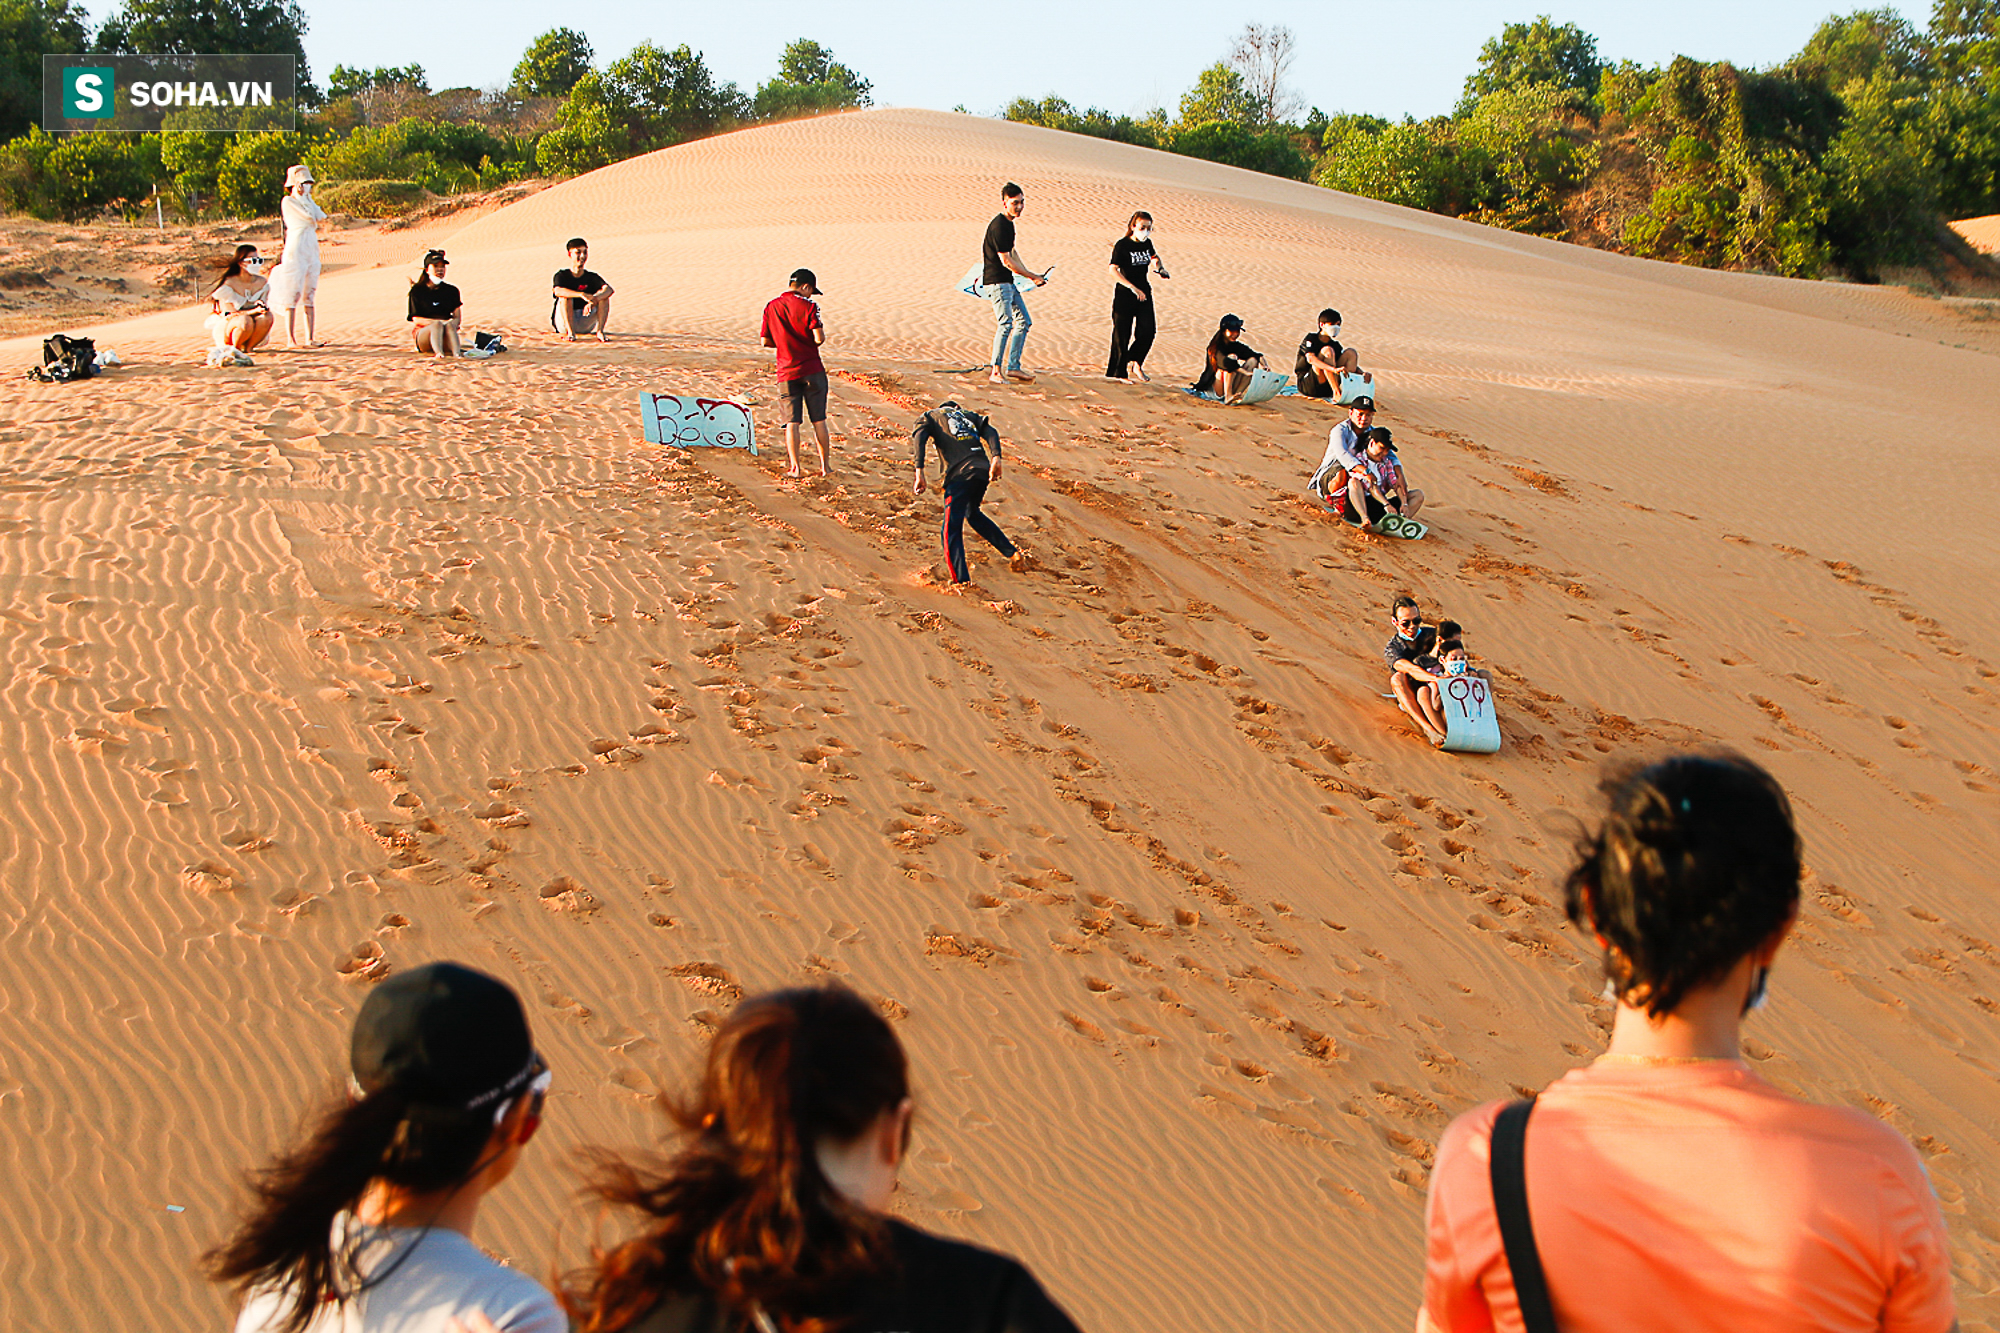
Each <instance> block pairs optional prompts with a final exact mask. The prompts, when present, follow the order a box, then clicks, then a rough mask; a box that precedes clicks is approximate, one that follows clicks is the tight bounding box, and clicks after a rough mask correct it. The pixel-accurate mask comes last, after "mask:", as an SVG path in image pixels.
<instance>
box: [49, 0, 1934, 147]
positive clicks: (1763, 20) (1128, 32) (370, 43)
mask: <svg viewBox="0 0 2000 1333" xmlns="http://www.w3.org/2000/svg"><path fill="white" fill-rule="evenodd" d="M1879 3H1880V0H1846V3H1844V4H1842V5H1840V6H1839V7H1838V9H1836V8H1835V6H1834V5H1833V4H1831V3H1829V2H1828V0H1677V2H1676V3H1673V4H1658V3H1642V2H1641V0H1577V2H1576V3H1560V2H1559V0H1386V2H1385V3H1379V4H1375V5H1361V4H1353V3H1347V4H1324V3H1318V4H1299V3H1292V4H1287V5H1270V6H1268V7H1262V8H1261V9H1260V8H1252V7H1249V6H1243V5H1236V6H1217V5H1214V4H1199V3H1193V2H1192V0H1143V2H1142V0H1130V2H1129V3H1125V4H1118V3H1111V4H1088V3H1084V4H1079V3H1078V2H1077V0H1008V3H1005V4H998V3H991V2H990V0H989V2H988V3H984V4H982V3H978V2H977V0H974V3H959V4H952V3H944V4H939V3H936V2H935V0H929V2H927V3H895V2H892V0H817V2H816V3H808V2H807V0H735V3H724V4H706V5H691V4H671V5H667V4H661V5H646V4H633V3H631V2H630V0H567V3H564V4H562V5H559V6H558V5H549V4H546V3H524V2H523V0H475V3H472V4H469V5H455V6H446V7H445V8H443V9H440V8H437V7H436V6H420V7H417V8H411V7H410V6H409V5H407V4H406V3H403V2H402V0H302V4H303V7H304V9H305V13H306V17H307V19H308V21H309V24H310V27H309V30H308V32H307V34H306V55H307V58H308V59H309V61H310V62H311V65H312V73H313V77H314V79H315V80H316V81H318V82H319V83H320V85H321V86H322V87H324V86H325V83H326V76H327V74H328V73H329V72H330V71H331V70H332V69H333V67H334V66H335V65H352V66H357V67H361V68H373V67H376V66H381V65H408V64H412V63H417V64H421V65H423V67H424V70H425V73H426V75H427V76H428V77H429V80H430V85H431V87H432V88H448V87H461V86H468V85H469V86H473V87H491V86H496V85H501V84H505V83H506V82H507V79H508V76H509V74H510V73H511V72H512V70H513V68H514V65H515V62H517V61H518V60H519V59H520V58H521V53H522V52H523V51H525V50H526V49H527V46H528V43H529V42H531V41H533V40H534V38H535V37H536V36H537V35H539V34H541V33H543V32H546V31H547V30H549V29H550V28H553V27H557V26H564V27H570V28H574V29H576V30H577V31H579V32H582V33H583V34H584V35H585V36H586V37H588V38H589V39H590V42H591V46H592V47H593V49H594V50H595V51H596V54H597V63H598V65H599V67H600V68H601V67H602V66H604V65H606V64H608V63H609V62H610V61H612V60H615V59H617V58H618V57H619V56H621V55H623V54H625V52H627V51H629V50H631V49H632V48H633V47H634V46H636V45H638V44H639V43H640V42H642V41H648V40H650V41H653V42H656V43H658V44H659V45H661V46H664V47H667V48H669V49H671V48H673V47H676V46H680V45H682V44H683V43H685V44H686V45H688V46H691V47H693V48H694V49H695V50H697V51H700V52H702V53H703V55H704V56H705V57H706V59H707V61H708V66H709V68H710V69H711V70H713V71H714V72H715V75H716V77H717V78H718V79H719V80H724V81H734V82H735V83H737V84H738V85H739V86H741V87H742V88H743V90H744V91H745V92H750V91H753V90H754V89H755V87H756V85H757V84H758V83H760V82H764V81H766V80H768V79H770V78H771V77H772V75H773V74H774V73H776V71H777V65H778V57H779V55H780V54H781V53H782V52H783V51H784V48H785V46H786V45H787V44H788V43H790V42H792V41H794V40H796V39H798V38H800V37H809V38H811V39H813V40H814V41H816V42H818V43H819V44H820V45H822V46H825V47H829V48H831V49H832V51H833V53H834V56H835V58H836V59H838V60H840V61H841V63H843V64H845V65H847V66H848V67H849V68H850V69H853V70H854V71H855V72H856V73H858V74H860V75H861V76H862V77H864V78H866V79H869V80H871V81H873V83H874V85H875V88H874V97H875V103H876V105H878V106H906V107H927V108H931V109H933V110H939V111H949V110H951V109H952V108H954V107H956V106H961V105H962V106H964V107H965V109H966V110H968V111H971V112H974V113H977V114H982V115H990V114H994V113H997V112H998V111H999V110H1000V109H1001V108H1002V107H1004V106H1005V105H1006V104H1007V103H1008V102H1010V101H1012V100H1013V99H1014V98H1016V97H1021V96H1027V97H1034V98H1041V97H1044V96H1046V95H1048V94H1050V93H1056V94H1059V95H1061V96H1063V97H1066V98H1068V99H1069V100H1070V102H1071V103H1073V104H1075V105H1076V106H1077V107H1078V108H1079V109H1081V108H1083V107H1086V106H1099V107H1103V108H1105V109H1106V110H1109V111H1111V112H1113V113H1116V114H1132V115H1137V114H1142V113H1143V112H1145V111H1146V110H1148V109H1150V108H1152V107H1154V106H1164V107H1166V108H1167V109H1168V110H1169V111H1172V110H1174V109H1175V108H1176V106H1177V105H1178V103H1179V100H1180V95H1181V94H1182V93H1183V92H1185V91H1186V90H1187V89H1188V88H1190V87H1192V86H1193V84H1194V81H1195V76H1196V75H1197V74H1199V73H1200V71H1201V70H1202V69H1204V68H1206V67H1207V66H1209V65H1212V64H1214V63H1215V62H1216V61H1218V60H1221V59H1224V58H1225V57H1226V56H1227V55H1228V53H1229V47H1230V43H1231V39H1232V38H1233V37H1234V36H1235V35H1236V33H1237V32H1239V31H1241V29H1242V27H1243V25H1244V24H1245V23H1248V22H1251V21H1257V22H1262V23H1267V24H1282V25H1284V26H1285V27H1288V28H1290V29H1291V30H1292V32H1293V34H1294V36H1295V37H1296V38H1297V46H1298V52H1299V55H1298V59H1297V60H1296V62H1295V63H1294V64H1293V67H1292V71H1291V75H1290V78H1289V80H1288V83H1289V84H1290V86H1291V88H1292V89H1293V91H1295V92H1296V93H1298V94H1299V95H1300V96H1301V97H1302V98H1304V100H1305V102H1306V104H1307V105H1309V106H1316V107H1318V108H1320V109H1321V110H1322V111H1325V112H1327V113H1329V114H1331V113H1334V112H1341V111H1346V112H1365V113H1367V114H1370V115H1376V116H1385V117H1388V118H1391V119H1396V118H1400V117H1402V116H1404V115H1412V116H1416V117H1418V118H1419V119H1421V118H1423V117H1425V116H1432V115H1439V114H1442V113H1445V112H1448V111H1450V110H1451V108H1452V106H1453V105H1454V104H1455V103H1456V102H1457V101H1458V97H1459V93H1460V90H1461V88H1462V85H1463V84H1464V81H1465V76H1466V75H1467V74H1469V73H1470V72H1471V71H1472V69H1473V66H1474V63H1475V62H1476V61H1477V59H1478V56H1479V48H1480V46H1481V44H1482V43H1484V42H1485V41H1486V39H1487V38H1489V37H1493V36H1496V35H1498V33H1499V32H1500V30H1501V29H1502V28H1503V27H1504V26H1505V25H1507V24H1508V23H1521V22H1527V21H1530V20H1532V19H1533V18H1534V17H1535V16H1536V15H1537V14H1541V13H1547V14H1549V15H1550V16H1551V17H1552V18H1554V19H1555V21H1556V22H1557V23H1574V24H1576V25H1577V26H1578V27H1580V28H1582V29H1583V30H1584V31H1585V32H1588V33H1591V34H1592V35H1593V36H1595V37H1596V38H1597V49H1598V54H1599V56H1600V57H1601V58H1603V59H1605V60H1608V61H1612V62H1616V61H1619V60H1636V61H1638V62H1640V63H1641V64H1647V65H1655V64H1664V63H1666V62H1667V61H1669V60H1671V59H1672V58H1673V57H1674V56H1675V55H1687V56H1692V57H1694V58H1696V59H1698V60H1729V61H1733V62H1734V63H1736V64H1737V65H1740V66H1744V67H1746V68H1754V67H1758V66H1764V65H1771V64H1775V63H1777V62H1779V61H1781V60H1784V59H1785V58H1786V57H1788V56H1790V55H1792V54H1794V53H1795V52H1797V51H1798V50H1799V48H1800V47H1802V46H1803V45H1804V44H1805V42H1806V39H1807V38H1808V37H1810V36H1811V35H1812V32H1813V30H1814V29H1815V28H1817V27H1818V26H1819V24H1820V23H1821V21H1823V20H1824V19H1825V18H1826V17H1827V16H1828V15H1830V14H1833V13H1836V12H1840V13H1847V12H1852V11H1853V10H1856V9H1862V8H1874V7H1879ZM88 8H89V11H90V13H91V16H92V19H93V20H94V21H101V20H102V19H104V18H105V17H106V16H107V15H109V14H110V13H111V12H112V11H113V10H114V9H115V8H116V4H115V0H93V2H92V3H91V4H90V5H89V6H88ZM1891 8H1894V9H1897V10H1898V11H1899V12H1901V13H1902V14H1903V15H1904V17H1906V18H1908V19H1909V20H1910V21H1911V22H1912V23H1914V24H1916V25H1917V26H1918V27H1919V28H1922V27H1924V26H1925V25H1926V24H1927V23H1928V21H1929V18H1930V5H1929V3H1928V2H1927V0H1926V2H1922V3H1903V4H1897V5H1892V6H1891Z"/></svg>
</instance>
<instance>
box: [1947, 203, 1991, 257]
mask: <svg viewBox="0 0 2000 1333" xmlns="http://www.w3.org/2000/svg"><path fill="white" fill-rule="evenodd" d="M1951 229H1952V230H1953V231H1955V232H1957V233H1958V234H1959V235H1960V236H1963V237H1964V238H1965V239H1966V241H1967V242H1969V243H1970V244H1971V246H1972V248H1973V249H1975V250H1978V251H1981V252H1983V253H1985V254H1989V255H1991V254H2000V213H1993V214H1989V215H1988V216H1986V217H1983V218H1966V219H1964V220H1963V221H1959V222H1954V223H1952V224H1951Z"/></svg>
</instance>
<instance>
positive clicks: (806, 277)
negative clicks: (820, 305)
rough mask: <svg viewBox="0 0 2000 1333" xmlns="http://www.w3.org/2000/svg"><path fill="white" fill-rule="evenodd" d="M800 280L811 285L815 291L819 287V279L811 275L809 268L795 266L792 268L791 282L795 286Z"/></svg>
mask: <svg viewBox="0 0 2000 1333" xmlns="http://www.w3.org/2000/svg"><path fill="white" fill-rule="evenodd" d="M801 282H803V283H805V284H806V285H807V286H808V287H811V288H812V289H813V291H814V292H815V293H817V292H818V291H819V289H820V287H819V279H818V278H815V277H814V276H813V271H812V270H811V269H809V268H795V269H793V270H792V284H793V285H794V286H797V285H798V284H799V283H801Z"/></svg>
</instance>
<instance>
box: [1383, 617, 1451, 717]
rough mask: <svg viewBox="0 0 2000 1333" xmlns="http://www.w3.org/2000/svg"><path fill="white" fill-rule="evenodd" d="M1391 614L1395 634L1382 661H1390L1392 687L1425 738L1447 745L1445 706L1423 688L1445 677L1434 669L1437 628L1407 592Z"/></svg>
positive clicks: (1397, 700) (1399, 703)
mask: <svg viewBox="0 0 2000 1333" xmlns="http://www.w3.org/2000/svg"><path fill="white" fill-rule="evenodd" d="M1389 614H1390V616H1391V618H1392V619H1393V620H1394V621H1395V625H1396V633H1395V635H1394V637H1392V638H1391V639H1390V640H1389V642H1388V643H1387V644H1385V645H1384V646H1383V648H1382V660H1383V661H1385V662H1387V663H1388V664H1389V688H1390V690H1392V691H1393V692H1394V693H1395V695H1396V703H1397V705H1398V706H1399V707H1400V708H1401V709H1402V710H1403V711H1404V712H1405V713H1408V714H1409V715H1410V720H1411V721H1412V722H1414V723H1416V724H1417V729H1418V730H1419V731H1421V732H1423V733H1424V739H1425V740H1427V741H1429V742H1430V743H1431V744H1432V745H1443V744H1444V741H1445V731H1446V727H1445V717H1444V709H1443V708H1442V707H1441V706H1439V705H1438V704H1437V703H1436V702H1435V701H1434V700H1433V699H1432V698H1430V697H1429V693H1430V692H1428V691H1426V690H1424V689H1423V688H1422V687H1423V686H1425V685H1434V684H1436V683H1437V682H1438V681H1440V680H1442V679H1443V675H1442V673H1440V672H1438V671H1436V670H1434V669H1433V668H1435V667H1436V665H1437V663H1436V661H1435V660H1434V659H1435V655H1436V651H1437V642H1438V635H1437V631H1436V630H1435V629H1433V628H1431V627H1430V626H1429V625H1426V624H1424V613H1423V612H1421V611H1419V610H1418V609H1417V600H1416V598H1414V597H1411V596H1409V595H1407V594H1405V595H1404V596H1401V597H1398V598H1397V599H1396V604H1395V605H1394V606H1393V607H1391V608H1390V609H1389Z"/></svg>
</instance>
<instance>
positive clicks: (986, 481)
mask: <svg viewBox="0 0 2000 1333" xmlns="http://www.w3.org/2000/svg"><path fill="white" fill-rule="evenodd" d="M933 443H934V444H936V445H937V451H938V460H939V462H940V463H941V464H942V465H943V467H944V526H943V530H942V536H943V539H944V560H945V565H946V566H947V567H948V568H949V569H950V571H951V581H952V582H953V583H970V582H972V570H971V569H970V568H969V567H968V566H967V565H966V562H965V525H966V524H967V523H970V524H971V525H972V530H973V531H974V532H976V533H978V534H979V535H980V536H982V537H984V538H985V539H986V540H987V541H988V542H990V543H992V545H993V549H994V550H996V551H998V552H1000V554H1002V555H1004V556H1006V557H1007V565H1008V568H1010V569H1012V570H1013V571H1014V572H1015V573H1017V574H1018V573H1020V572H1021V571H1023V570H1025V569H1026V568H1027V567H1028V556H1027V553H1026V552H1025V551H1023V550H1021V549H1020V548H1019V547H1017V546H1015V545H1014V543H1013V542H1011V541H1009V540H1008V539H1007V534H1006V533H1004V532H1002V531H1001V530H1000V525H999V524H998V523H995V522H994V521H993V520H992V519H990V518H988V517H987V516H986V513H985V511H984V510H982V509H981V508H980V504H981V503H982V502H983V501H984V500H985V499H986V488H987V486H988V485H990V484H991V483H993V482H996V481H998V480H1000V432H999V431H997V430H995V429H993V423H992V422H990V421H988V420H987V419H986V418H985V417H983V416H981V415H980V414H979V413H977V412H968V411H967V410H966V409H964V408H962V407H960V406H959V405H958V404H957V403H955V402H953V401H952V400H951V399H949V398H947V399H946V400H945V401H944V402H942V403H939V404H938V405H937V406H936V407H935V408H933V409H932V410H931V411H929V412H926V413H924V414H923V415H922V416H921V417H918V418H917V424H916V427H915V428H914V429H913V430H911V432H910V452H911V458H912V461H913V462H914V463H915V465H916V470H917V472H916V479H915V481H914V482H913V483H912V484H911V486H910V490H911V491H912V492H913V493H915V494H917V495H922V494H923V493H924V446H925V445H926V444H933ZM989 445H991V450H990V452H989V450H988V446H989Z"/></svg>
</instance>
